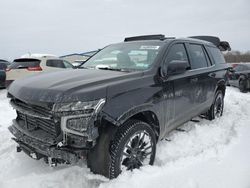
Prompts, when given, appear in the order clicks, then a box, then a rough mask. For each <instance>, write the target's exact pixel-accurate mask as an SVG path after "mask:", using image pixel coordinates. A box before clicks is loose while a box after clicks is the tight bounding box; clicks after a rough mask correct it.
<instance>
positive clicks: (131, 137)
mask: <svg viewBox="0 0 250 188" xmlns="http://www.w3.org/2000/svg"><path fill="white" fill-rule="evenodd" d="M111 134H112V133H111ZM111 137H113V138H112V139H111ZM155 152H156V137H155V133H154V131H153V130H152V128H151V127H150V126H149V125H148V124H147V123H145V122H142V121H139V120H129V121H127V122H126V123H125V124H123V125H122V126H121V127H119V128H118V129H117V131H116V132H115V133H114V135H113V136H110V131H107V132H105V133H104V134H102V135H101V137H100V139H99V142H98V143H97V145H96V146H95V147H94V149H93V150H92V151H91V152H90V154H89V156H88V164H89V167H90V169H91V171H92V172H94V173H98V174H101V175H104V176H106V177H107V178H110V179H112V178H116V177H117V176H118V175H119V174H120V173H121V172H122V171H125V170H133V169H135V168H140V167H141V166H143V165H148V164H149V165H153V163H154V159H155Z"/></svg>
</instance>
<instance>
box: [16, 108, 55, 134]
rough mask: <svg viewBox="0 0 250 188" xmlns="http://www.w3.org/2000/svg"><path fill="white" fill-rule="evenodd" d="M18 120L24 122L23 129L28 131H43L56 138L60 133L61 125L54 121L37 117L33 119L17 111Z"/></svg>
mask: <svg viewBox="0 0 250 188" xmlns="http://www.w3.org/2000/svg"><path fill="white" fill-rule="evenodd" d="M17 115H18V116H17V120H18V121H23V128H25V129H27V130H28V131H33V130H38V129H42V130H44V131H45V132H47V133H49V134H51V135H52V136H54V137H56V136H57V135H58V133H59V125H58V123H55V122H54V120H47V119H42V118H37V117H32V116H29V115H26V114H23V113H21V112H18V111H17Z"/></svg>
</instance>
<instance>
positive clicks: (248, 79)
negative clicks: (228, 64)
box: [228, 63, 250, 92]
mask: <svg viewBox="0 0 250 188" xmlns="http://www.w3.org/2000/svg"><path fill="white" fill-rule="evenodd" d="M228 83H229V85H232V86H235V87H238V88H239V89H240V91H241V92H247V91H248V90H249V89H250V63H237V64H233V66H232V68H231V69H230V71H229V73H228Z"/></svg>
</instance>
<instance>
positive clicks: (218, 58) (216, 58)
mask: <svg viewBox="0 0 250 188" xmlns="http://www.w3.org/2000/svg"><path fill="white" fill-rule="evenodd" d="M208 48H209V50H210V52H211V54H212V56H213V59H214V61H215V63H226V62H225V59H224V57H223V55H222V53H221V51H220V50H219V49H218V48H215V47H208Z"/></svg>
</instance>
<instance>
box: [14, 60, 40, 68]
mask: <svg viewBox="0 0 250 188" xmlns="http://www.w3.org/2000/svg"><path fill="white" fill-rule="evenodd" d="M39 65H40V60H38V59H15V60H14V62H13V63H11V64H10V66H9V68H10V69H19V68H28V67H29V68H32V67H38V66H39Z"/></svg>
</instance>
